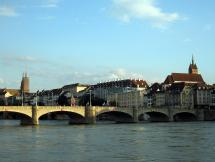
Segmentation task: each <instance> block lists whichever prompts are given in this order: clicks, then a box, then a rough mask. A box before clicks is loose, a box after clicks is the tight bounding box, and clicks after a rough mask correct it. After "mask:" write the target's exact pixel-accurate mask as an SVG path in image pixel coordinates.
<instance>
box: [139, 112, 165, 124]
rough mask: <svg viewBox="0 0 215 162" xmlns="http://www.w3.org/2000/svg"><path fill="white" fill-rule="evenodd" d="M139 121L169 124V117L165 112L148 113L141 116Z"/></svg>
mask: <svg viewBox="0 0 215 162" xmlns="http://www.w3.org/2000/svg"><path fill="white" fill-rule="evenodd" d="M138 119H139V120H140V121H143V120H147V121H151V122H168V121H169V116H168V115H167V114H166V113H164V112H159V111H146V112H144V113H141V114H139V116H138Z"/></svg>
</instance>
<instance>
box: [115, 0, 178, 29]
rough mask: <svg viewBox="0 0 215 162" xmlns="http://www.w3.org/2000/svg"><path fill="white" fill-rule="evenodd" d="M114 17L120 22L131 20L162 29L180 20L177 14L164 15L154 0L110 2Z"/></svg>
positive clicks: (119, 0)
mask: <svg viewBox="0 0 215 162" xmlns="http://www.w3.org/2000/svg"><path fill="white" fill-rule="evenodd" d="M112 2H113V5H114V7H113V12H114V15H115V16H116V17H117V18H118V19H119V20H120V21H122V22H130V21H131V20H133V19H139V20H143V21H149V22H151V23H152V24H153V26H155V27H164V26H166V25H167V24H169V23H173V22H175V21H177V20H179V19H180V16H179V14H178V13H176V12H174V13H166V12H163V11H162V9H161V8H159V7H158V6H157V5H156V3H155V2H156V1H155V0H112Z"/></svg>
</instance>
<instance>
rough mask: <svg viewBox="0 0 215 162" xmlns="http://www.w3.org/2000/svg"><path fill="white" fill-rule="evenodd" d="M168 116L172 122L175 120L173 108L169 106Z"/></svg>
mask: <svg viewBox="0 0 215 162" xmlns="http://www.w3.org/2000/svg"><path fill="white" fill-rule="evenodd" d="M168 117H169V121H170V122H174V117H173V110H172V109H171V108H168Z"/></svg>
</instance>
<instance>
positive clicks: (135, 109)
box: [133, 107, 139, 123]
mask: <svg viewBox="0 0 215 162" xmlns="http://www.w3.org/2000/svg"><path fill="white" fill-rule="evenodd" d="M138 117H139V116H138V108H137V107H135V108H134V109H133V122H134V123H138V122H139V119H138Z"/></svg>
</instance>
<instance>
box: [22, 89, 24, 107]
mask: <svg viewBox="0 0 215 162" xmlns="http://www.w3.org/2000/svg"><path fill="white" fill-rule="evenodd" d="M23 100H24V99H23V91H22V106H23V105H24V103H23V102H24V101H23Z"/></svg>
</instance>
